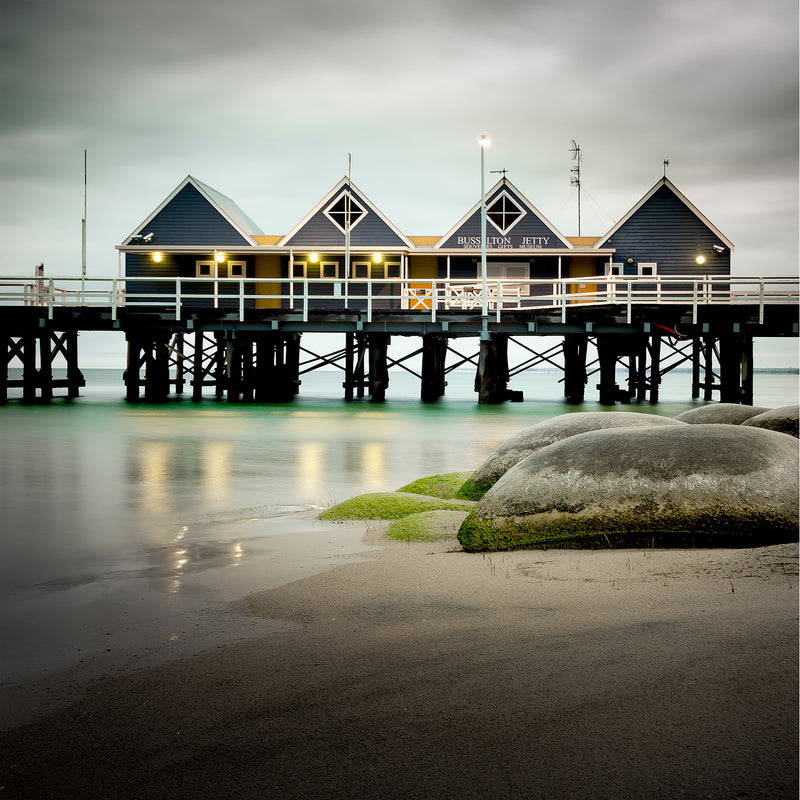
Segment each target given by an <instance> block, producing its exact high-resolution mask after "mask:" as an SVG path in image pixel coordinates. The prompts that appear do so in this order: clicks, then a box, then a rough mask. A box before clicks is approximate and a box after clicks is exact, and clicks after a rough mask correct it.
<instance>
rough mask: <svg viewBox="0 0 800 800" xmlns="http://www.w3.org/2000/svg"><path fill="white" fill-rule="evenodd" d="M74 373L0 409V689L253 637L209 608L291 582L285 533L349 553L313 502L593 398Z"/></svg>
mask: <svg viewBox="0 0 800 800" xmlns="http://www.w3.org/2000/svg"><path fill="white" fill-rule="evenodd" d="M86 377H87V381H88V385H87V387H86V389H85V390H84V392H83V396H82V397H81V398H79V399H78V400H76V401H75V402H72V403H65V402H59V401H57V402H55V403H53V404H51V405H50V406H31V407H26V406H22V405H19V404H17V403H10V404H9V405H7V406H5V407H2V408H0V454H1V455H2V458H0V509H1V513H2V517H1V518H0V531H2V533H0V541H2V545H3V558H2V559H0V623H1V624H2V631H1V633H2V637H3V641H4V643H5V647H4V651H5V652H4V655H3V660H2V661H3V663H2V674H1V675H0V682H2V683H3V684H5V685H9V684H12V683H17V682H19V681H23V680H37V679H39V678H41V677H42V676H46V675H48V674H51V673H53V672H55V671H57V670H63V669H65V668H74V669H76V670H78V671H80V670H83V671H84V672H85V673H86V674H87V675H89V674H96V673H99V672H101V671H103V670H104V669H106V670H107V669H109V668H123V667H124V668H130V667H131V666H137V665H146V664H148V663H150V662H151V661H152V660H153V659H155V660H159V659H160V658H161V657H163V655H164V652H165V651H167V650H169V649H170V648H172V653H173V656H172V657H180V656H181V655H187V654H189V653H191V652H196V651H198V650H202V649H203V648H206V647H208V646H211V643H212V642H217V643H219V642H221V641H222V642H224V641H228V640H230V639H232V638H233V639H235V638H239V637H241V636H244V635H252V633H253V632H257V631H253V630H250V629H248V630H246V631H245V630H244V628H245V627H247V626H248V625H250V626H252V625H256V623H255V622H254V621H252V620H250V621H244V620H241V619H238V620H234V618H233V617H231V616H226V615H225V614H226V613H227V612H224V611H221V610H220V609H221V608H222V606H223V605H224V603H225V602H226V601H228V600H233V599H235V598H236V597H240V596H242V595H244V594H245V593H246V592H248V591H252V590H255V589H258V588H261V587H263V586H265V585H268V584H269V583H270V582H272V583H279V582H281V581H283V580H287V579H289V578H290V577H292V575H290V574H289V572H282V570H284V571H285V570H286V569H288V568H287V567H286V564H285V563H284V562H282V561H281V553H282V552H284V551H285V550H286V547H287V546H288V547H290V549H291V546H294V547H295V548H300V550H301V551H302V552H301V553H299V555H298V552H294V553H293V555H292V558H293V559H294V561H293V562H292V563H293V564H294V568H295V569H296V567H297V562H298V558H300V560H302V557H306V562H305V563H304V566H305V567H306V569H307V570H308V573H309V574H310V572H312V571H314V570H318V569H322V568H324V566H326V565H327V564H329V563H330V560H331V559H333V558H336V557H340V556H341V555H342V554H343V553H344V551H346V552H347V553H349V552H352V551H355V550H357V549H358V539H359V538H360V535H361V532H363V527H362V528H361V529H360V531H361V532H356V533H355V534H354V537H353V539H352V541H351V542H349V543H347V544H346V545H345V544H343V543H342V542H341V540H340V539H337V538H336V537H334V536H333V535H332V534H331V528H330V526H325V525H322V524H321V523H318V522H316V521H315V520H313V518H312V517H311V515H310V513H309V509H312V507H317V506H327V505H330V504H332V503H335V502H338V501H341V500H343V499H345V498H347V497H350V496H353V495H356V494H361V493H364V492H373V491H382V490H394V489H397V488H399V487H401V486H402V485H404V484H405V483H408V482H409V481H411V480H413V479H415V478H418V477H421V476H424V475H432V474H437V473H443V472H452V471H463V470H468V469H472V468H474V467H476V466H477V465H478V464H480V463H481V461H482V460H483V459H484V458H485V457H486V456H487V455H488V454H489V453H490V452H491V451H492V450H493V449H494V448H495V447H496V446H497V445H498V444H499V443H500V442H502V441H503V440H504V439H506V438H507V437H508V436H510V435H511V434H513V433H516V432H517V431H519V430H521V429H522V428H525V427H527V426H529V425H532V424H534V423H536V422H539V421H541V420H543V419H546V418H548V417H551V416H555V415H557V414H562V413H569V412H575V411H592V410H598V409H600V408H601V407H600V406H599V405H597V404H596V403H593V402H587V403H585V404H583V405H581V406H568V405H565V404H564V403H563V402H562V401H561V400H560V392H561V389H560V385H559V384H558V377H559V374H558V373H557V372H555V371H553V372H549V373H548V372H529V373H527V374H525V375H523V376H520V377H519V378H517V379H515V380H514V381H513V382H512V386H513V388H515V389H521V390H523V391H524V393H525V402H523V403H508V404H505V405H502V406H478V405H477V403H476V402H475V395H474V393H473V391H472V381H473V375H472V373H471V372H468V371H465V372H455V373H451V374H450V376H449V385H448V395H447V397H446V398H445V399H443V400H442V401H440V402H438V403H436V404H432V405H423V404H421V403H420V402H419V400H418V399H417V398H418V392H419V386H418V381H417V380H416V379H415V378H414V377H413V376H411V375H407V374H403V373H400V374H394V373H393V374H392V378H391V383H390V388H389V392H388V396H389V399H388V401H387V402H386V403H384V404H380V405H373V404H370V403H369V402H367V401H356V402H353V403H345V402H344V401H343V400H340V399H338V398H339V397H340V396H341V391H342V390H341V377H340V376H339V375H337V374H332V373H321V372H319V373H313V374H311V375H308V376H305V379H304V383H303V385H302V394H301V396H300V397H299V398H298V399H297V400H296V401H295V402H293V403H291V404H287V405H266V406H262V405H234V404H227V403H225V402H216V401H214V400H211V399H207V400H204V401H203V402H202V403H200V404H193V403H191V401H190V400H189V399H185V400H182V401H176V402H171V403H169V404H166V405H163V406H152V405H146V404H141V405H129V404H126V403H125V402H124V399H123V397H124V389H123V385H122V377H121V373H120V371H102V370H101V371H92V370H89V371H87V372H86ZM689 384H690V375H689V374H687V373H671V374H669V375H668V376H667V377H666V379H665V382H664V384H663V385H662V398H663V401H662V402H661V403H659V404H658V405H656V406H651V405H650V404H649V403H646V404H642V405H636V404H634V405H631V406H616V407H615V408H616V410H618V411H621V410H625V411H637V412H641V413H656V414H664V415H668V416H674V415H676V414H679V413H680V412H681V411H684V410H686V409H688V408H691V407H693V406H694V405H697V404H698V403H697V402H693V401H691V400H690V399H689V396H690V390H689ZM593 394H594V392H593V391H590V392H588V393H587V396H592V395H593ZM755 402H756V404H758V405H765V406H769V407H777V406H782V405H789V404H794V403H797V402H798V378H797V376H796V375H785V374H757V375H756V387H755ZM292 537H294V538H293V542H294V545H291V546H290V545H287V541H288V539H291V538H292ZM212 629H213V630H212ZM208 630H212V634H213V635H212V634H209V635H210V636H211V638H208V637H206V638H203V633H202V632H203V631H208Z"/></svg>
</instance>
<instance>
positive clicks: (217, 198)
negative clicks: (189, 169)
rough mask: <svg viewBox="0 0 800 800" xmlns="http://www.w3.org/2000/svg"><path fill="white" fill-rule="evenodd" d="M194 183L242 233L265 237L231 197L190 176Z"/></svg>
mask: <svg viewBox="0 0 800 800" xmlns="http://www.w3.org/2000/svg"><path fill="white" fill-rule="evenodd" d="M190 178H191V180H192V182H193V183H194V184H195V186H197V188H198V189H200V190H201V191H202V192H204V193H205V194H206V195H207V196H208V198H209V200H211V202H212V203H214V205H216V206H217V208H218V209H219V210H220V211H221V212H222V213H223V214H224V215H225V216H226V217H227V218H228V219H229V220H230V221H231V222H232V223H233V224H234V225H235V226H236V227H237V228H239V229H240V230H241V231H242V232H244V233H247V234H248V235H250V236H255V235H257V234H259V235H263V234H264V231H262V230H261V228H259V227H258V225H256V223H255V222H253V220H252V219H250V217H248V216H247V214H245V213H244V211H242V209H241V208H239V206H237V205H236V203H234V202H233V200H231V199H230V197H226V196H225V195H224V194H222V192H218V191H217V190H216V189H212V188H211V187H210V186H208V184H205V183H203V182H202V181H199V180H197V178H195V177H194V176H190Z"/></svg>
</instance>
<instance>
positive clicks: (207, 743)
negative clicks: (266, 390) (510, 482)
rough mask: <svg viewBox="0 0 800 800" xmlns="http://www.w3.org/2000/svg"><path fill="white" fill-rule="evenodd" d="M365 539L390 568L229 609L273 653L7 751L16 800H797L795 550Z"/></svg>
mask: <svg viewBox="0 0 800 800" xmlns="http://www.w3.org/2000/svg"><path fill="white" fill-rule="evenodd" d="M361 527H362V528H363V529H364V531H365V536H364V542H365V543H366V544H368V545H379V546H380V547H379V549H372V550H369V551H366V552H364V551H363V549H362V552H360V553H359V554H358V561H357V562H355V563H343V564H342V565H341V566H336V567H334V568H330V569H327V570H325V571H322V572H319V573H318V574H314V575H312V576H311V577H308V578H305V579H300V580H292V581H290V582H288V583H284V584H282V585H280V586H277V587H273V588H269V589H267V590H265V591H259V592H256V593H253V594H250V595H248V596H247V597H245V598H242V599H240V600H238V601H236V602H235V604H234V610H235V611H236V612H237V613H240V614H245V615H248V616H252V617H253V618H262V619H269V620H278V621H282V622H281V624H280V625H277V626H275V628H274V630H275V631H276V632H273V633H269V634H268V635H264V636H261V637H256V638H249V639H246V640H244V641H241V642H238V643H234V644H227V645H226V646H221V647H218V648H216V649H214V650H212V651H210V652H206V653H202V654H199V655H194V656H191V657H187V658H185V659H183V660H178V661H175V662H173V663H169V664H165V665H161V666H157V667H155V668H151V669H146V670H140V671H138V672H133V673H130V674H123V675H118V676H113V677H106V678H104V679H99V680H95V681H93V682H91V683H89V684H88V685H87V686H85V687H84V689H83V690H82V694H81V695H79V696H78V697H77V698H76V701H75V702H74V703H72V704H71V705H68V706H66V707H64V708H60V709H58V710H56V711H54V712H53V713H51V714H49V715H48V716H45V717H44V718H41V719H39V720H37V721H35V722H33V723H31V724H28V725H24V726H21V727H15V728H12V729H10V730H7V731H6V732H4V733H3V734H2V737H0V738H1V739H2V741H1V747H0V752H2V756H0V761H1V762H2V773H1V775H0V786H2V789H0V796H2V797H5V798H10V797H14V798H18V797H19V798H23V797H24V798H42V799H43V798H56V797H58V798H79V797H80V798H107V797H114V798H167V797H169V798H245V799H246V798H378V797H380V798H412V797H413V798H445V797H446V798H517V797H520V798H521V797H526V798H598V799H600V798H640V797H647V798H664V799H665V800H666V798H670V799H672V798H719V799H720V800H722V798H726V799H728V798H790V797H796V796H797V774H798V764H797V750H798V739H797V719H798V708H797V697H798V684H797V644H798V636H797V632H798V577H797V546H796V545H778V546H773V547H767V548H758V549H744V550H692V551H684V550H614V551H575V550H571V551H570V550H549V551H515V552H509V553H495V554H491V555H488V554H487V555H481V554H466V553H463V552H460V551H459V549H458V544H457V542H453V541H441V542H435V543H413V544H407V543H406V544H402V543H397V542H391V541H388V540H386V539H385V538H384V537H383V535H382V532H383V529H382V528H381V527H380V526H371V527H367V526H365V525H363V524H362V526H361ZM340 529H341V531H342V535H343V536H351V534H352V530H347V529H348V526H341V528H340Z"/></svg>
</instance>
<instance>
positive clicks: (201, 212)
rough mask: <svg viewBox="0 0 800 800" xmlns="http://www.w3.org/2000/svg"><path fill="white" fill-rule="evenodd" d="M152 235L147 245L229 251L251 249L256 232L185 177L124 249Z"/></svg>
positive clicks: (228, 203)
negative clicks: (197, 247)
mask: <svg viewBox="0 0 800 800" xmlns="http://www.w3.org/2000/svg"><path fill="white" fill-rule="evenodd" d="M151 233H152V234H153V237H152V239H150V240H148V242H147V243H148V244H151V245H153V246H157V245H197V246H201V247H202V246H205V247H214V248H216V247H231V246H242V245H255V244H256V241H255V239H254V238H253V236H255V235H259V234H261V233H262V231H261V230H260V228H259V227H258V226H257V225H256V224H255V223H254V222H253V221H252V220H251V219H250V217H248V216H247V214H245V213H244V211H242V210H241V209H240V208H239V206H237V205H236V203H234V202H233V200H231V199H230V198H229V197H226V196H225V195H224V194H222V193H221V192H218V191H217V190H216V189H212V188H211V187H210V186H208V185H206V184H205V183H202V182H201V181H199V180H197V178H193V177H192V176H191V175H189V176H187V177H186V178H185V179H184V180H183V181H182V182H181V183H180V184H179V185H178V187H177V188H176V189H175V190H174V191H173V192H172V193H171V194H170V195H169V196H168V197H167V198H166V199H165V200H164V201H163V202H162V203H161V205H160V206H158V208H156V210H155V211H153V213H152V214H150V216H148V217H147V218H146V219H145V220H144V221H143V222H142V223H141V224H140V225H139V226H137V228H136V229H135V230H134V231H133V233H131V235H130V236H128V238H127V239H126V240H125V241H124V242H123V246H124V245H130V244H137V243H139V242H138V241H137V238H135V237H144V236H148V235H149V234H151Z"/></svg>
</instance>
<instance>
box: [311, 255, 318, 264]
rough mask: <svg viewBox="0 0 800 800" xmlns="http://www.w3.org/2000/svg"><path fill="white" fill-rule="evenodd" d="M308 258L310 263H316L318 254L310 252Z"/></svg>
mask: <svg viewBox="0 0 800 800" xmlns="http://www.w3.org/2000/svg"><path fill="white" fill-rule="evenodd" d="M308 260H309V261H310V262H311V263H312V264H316V263H317V261H319V256H318V255H317V254H316V253H311V255H310V256H309V257H308Z"/></svg>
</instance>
